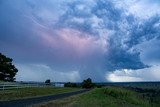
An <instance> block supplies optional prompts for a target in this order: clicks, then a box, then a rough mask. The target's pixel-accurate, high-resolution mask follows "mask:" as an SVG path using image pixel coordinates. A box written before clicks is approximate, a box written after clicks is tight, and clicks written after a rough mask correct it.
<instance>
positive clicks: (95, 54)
mask: <svg viewBox="0 0 160 107" xmlns="http://www.w3.org/2000/svg"><path fill="white" fill-rule="evenodd" d="M148 2H149V1H148ZM148 2H147V3H148ZM117 3H119V4H121V3H120V2H115V1H108V0H107V1H106V0H93V1H92V0H89V1H86V0H82V1H65V0H62V1H55V0H54V1H52V0H49V1H45V0H40V1H39V0H36V1H32V0H24V1H21V0H16V1H15V0H13V1H11V0H1V2H0V15H1V17H0V51H1V52H3V53H4V54H7V55H9V56H11V57H12V58H14V59H15V62H16V63H17V64H18V66H19V68H20V69H21V72H24V71H25V69H27V70H28V71H30V70H32V69H33V67H39V68H42V69H44V70H46V71H47V72H48V74H49V72H56V73H55V74H57V75H60V76H64V75H65V76H66V75H67V76H71V77H72V78H73V77H74V75H75V76H76V77H77V76H79V79H78V81H79V80H81V79H85V78H87V77H91V78H93V80H95V81H105V80H106V77H105V74H106V73H110V71H115V70H121V69H132V70H137V69H143V68H148V67H149V66H150V64H148V63H145V61H146V59H147V58H146V57H144V56H147V57H148V56H151V57H152V52H151V51H153V50H151V49H150V48H148V49H147V50H143V51H141V49H142V48H143V47H145V46H146V45H147V44H150V45H151V47H155V49H154V50H155V51H154V52H156V53H158V52H159V47H158V46H157V45H159V39H160V30H159V29H160V16H159V14H158V13H157V14H154V15H152V14H151V17H149V18H145V19H143V18H142V19H143V20H142V19H141V18H139V17H137V16H139V15H136V14H133V13H134V12H132V10H127V9H130V8H129V7H125V5H123V4H121V5H122V7H123V8H122V7H118V6H117ZM126 3H128V2H126ZM138 3H139V2H138ZM156 3H157V2H156ZM129 5H132V4H130V3H129ZM144 5H148V4H144ZM136 6H137V5H136ZM156 8H157V7H156ZM156 8H155V9H156ZM138 9H139V8H138ZM153 9H154V7H153ZM135 10H136V11H137V8H135ZM130 11H131V12H130ZM138 12H139V11H138ZM137 14H139V13H137ZM152 40H154V41H156V43H155V44H153V43H150V42H149V41H152ZM155 56H157V57H155V58H156V59H157V60H160V59H159V55H158V54H156V55H155ZM149 58H150V57H149ZM155 58H152V59H155ZM144 59H145V61H144ZM30 64H31V65H30ZM25 65H26V66H25ZM35 65H36V66H35ZM37 65H38V66H37ZM37 69H38V68H37ZM23 70H24V71H23ZM35 70H36V68H34V69H33V72H34V71H35ZM40 72H41V73H42V74H43V71H41V70H40ZM30 73H31V72H30ZM67 73H68V74H67ZM72 73H73V75H72ZM20 74H21V75H22V73H20ZM24 74H25V72H24ZM33 74H34V73H33ZM21 75H20V77H21ZM40 77H41V76H40ZM42 77H43V76H42ZM77 78H78V77H77ZM62 80H64V79H62ZM74 81H76V78H74Z"/></svg>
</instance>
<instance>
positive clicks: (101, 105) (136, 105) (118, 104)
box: [35, 87, 150, 107]
mask: <svg viewBox="0 0 160 107" xmlns="http://www.w3.org/2000/svg"><path fill="white" fill-rule="evenodd" d="M37 106H41V107H150V104H149V101H148V100H146V99H142V98H141V97H140V96H139V95H138V94H137V93H136V92H134V91H131V90H127V89H125V88H122V87H108V88H96V89H93V90H92V91H90V92H87V93H85V94H81V95H76V96H72V97H69V98H65V99H62V100H56V101H52V102H48V103H44V104H41V105H37ZM37 106H36V105H35V107H37Z"/></svg>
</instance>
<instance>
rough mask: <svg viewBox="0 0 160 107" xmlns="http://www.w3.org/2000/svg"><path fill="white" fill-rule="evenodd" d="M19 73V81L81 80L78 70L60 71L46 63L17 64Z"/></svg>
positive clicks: (17, 76) (17, 78) (17, 77)
mask: <svg viewBox="0 0 160 107" xmlns="http://www.w3.org/2000/svg"><path fill="white" fill-rule="evenodd" d="M16 65H17V68H18V70H19V71H18V73H17V75H16V80H17V81H42V82H43V81H45V80H46V79H51V81H53V82H55V81H56V82H68V81H70V82H79V81H80V80H81V78H80V75H79V72H78V71H69V72H58V71H55V70H53V69H52V68H50V67H49V66H47V65H45V64H16Z"/></svg>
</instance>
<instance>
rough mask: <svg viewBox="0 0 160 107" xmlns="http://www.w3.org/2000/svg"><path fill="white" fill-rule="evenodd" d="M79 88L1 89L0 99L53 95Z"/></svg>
mask: <svg viewBox="0 0 160 107" xmlns="http://www.w3.org/2000/svg"><path fill="white" fill-rule="evenodd" d="M77 90H80V89H79V88H58V87H57V88H56V87H28V88H21V89H11V90H4V91H3V90H1V91H0V100H1V101H2V100H14V99H22V98H29V97H37V96H45V95H54V94H60V93H66V92H72V91H77Z"/></svg>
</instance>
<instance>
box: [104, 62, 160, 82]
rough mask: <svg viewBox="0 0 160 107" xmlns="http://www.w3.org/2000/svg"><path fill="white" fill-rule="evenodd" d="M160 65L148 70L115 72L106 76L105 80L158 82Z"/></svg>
mask: <svg viewBox="0 0 160 107" xmlns="http://www.w3.org/2000/svg"><path fill="white" fill-rule="evenodd" d="M159 75H160V65H157V66H152V67H150V68H144V69H138V70H129V69H122V70H116V71H114V72H112V73H107V74H106V80H108V81H112V82H134V81H159V80H160V76H159Z"/></svg>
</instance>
